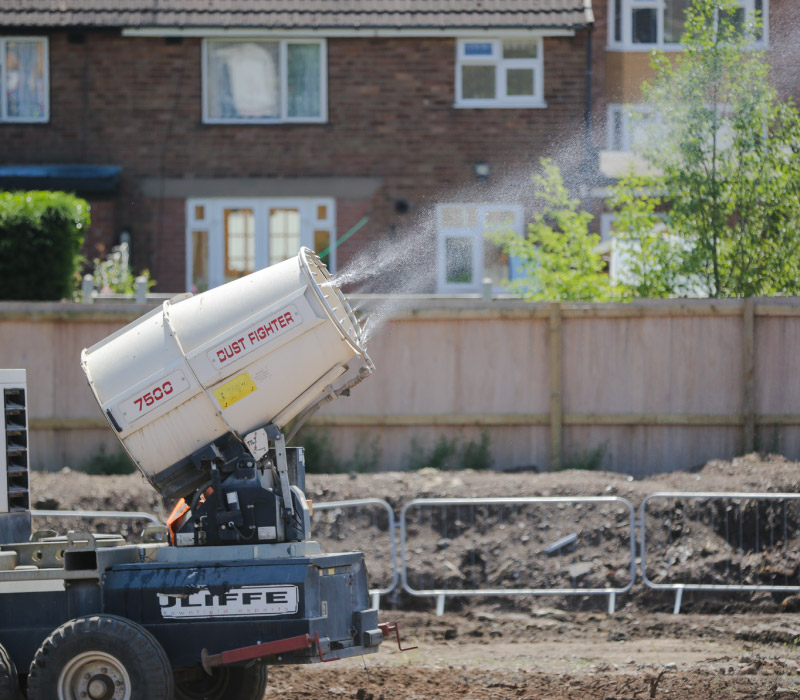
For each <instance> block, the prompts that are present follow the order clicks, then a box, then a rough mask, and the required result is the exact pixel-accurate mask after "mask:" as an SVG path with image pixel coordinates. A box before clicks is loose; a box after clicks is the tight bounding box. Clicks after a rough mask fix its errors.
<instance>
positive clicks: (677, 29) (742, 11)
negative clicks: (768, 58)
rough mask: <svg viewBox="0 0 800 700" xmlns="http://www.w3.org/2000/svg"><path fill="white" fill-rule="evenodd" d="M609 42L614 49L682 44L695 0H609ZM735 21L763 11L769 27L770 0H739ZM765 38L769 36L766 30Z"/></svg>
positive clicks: (740, 21)
mask: <svg viewBox="0 0 800 700" xmlns="http://www.w3.org/2000/svg"><path fill="white" fill-rule="evenodd" d="M609 5H610V13H611V17H610V21H609V34H610V36H609V42H610V44H611V46H612V47H614V48H623V49H637V48H643V49H644V48H647V49H651V48H653V47H654V46H656V47H665V46H674V47H676V48H677V47H679V46H680V40H681V36H682V35H683V32H684V28H685V26H686V11H687V10H688V9H689V8H690V7H691V5H692V0H609ZM736 5H737V6H738V8H737V10H736V16H735V18H734V21H736V22H737V23H738V24H740V25H741V26H742V27H744V23H745V22H746V21H748V20H751V19H753V18H754V16H755V13H759V14H760V16H761V19H762V23H763V25H764V27H766V26H767V14H766V11H767V0H737V2H736ZM759 39H760V40H761V41H763V40H764V39H765V36H764V33H763V30H762V36H760V37H759Z"/></svg>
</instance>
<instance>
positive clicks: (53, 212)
mask: <svg viewBox="0 0 800 700" xmlns="http://www.w3.org/2000/svg"><path fill="white" fill-rule="evenodd" d="M88 226H89V205H88V204H87V203H86V201H85V200H83V199H79V198H78V197H74V196H73V195H69V194H65V193H64V192H0V299H20V300H33V301H45V300H53V299H63V298H67V297H69V296H70V294H71V292H72V288H73V283H74V278H75V275H76V273H77V270H78V267H79V264H80V257H79V255H80V249H81V246H82V245H83V236H84V233H85V232H86V229H87V227H88Z"/></svg>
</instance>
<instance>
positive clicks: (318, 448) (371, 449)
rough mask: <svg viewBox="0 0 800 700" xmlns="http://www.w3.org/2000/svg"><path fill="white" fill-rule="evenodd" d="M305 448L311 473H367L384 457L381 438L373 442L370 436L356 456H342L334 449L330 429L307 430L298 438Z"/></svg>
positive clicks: (307, 469) (360, 445)
mask: <svg viewBox="0 0 800 700" xmlns="http://www.w3.org/2000/svg"><path fill="white" fill-rule="evenodd" d="M293 442H294V443H295V444H297V445H301V446H302V447H303V449H304V450H305V457H306V473H307V474H354V473H357V474H363V473H367V472H373V471H376V470H377V468H378V464H379V462H380V459H381V447H380V437H377V436H376V437H375V438H373V439H372V440H371V441H370V440H368V438H367V436H366V435H363V436H361V439H360V440H359V442H358V444H357V445H356V449H355V452H354V453H353V456H352V457H351V458H350V459H349V460H348V459H344V460H342V459H340V458H338V457H337V456H336V455H335V454H334V452H333V448H332V444H331V437H330V434H329V433H328V431H327V430H308V429H305V428H304V429H303V430H302V431H301V432H300V433H299V435H298V438H297V439H296V440H294V441H293Z"/></svg>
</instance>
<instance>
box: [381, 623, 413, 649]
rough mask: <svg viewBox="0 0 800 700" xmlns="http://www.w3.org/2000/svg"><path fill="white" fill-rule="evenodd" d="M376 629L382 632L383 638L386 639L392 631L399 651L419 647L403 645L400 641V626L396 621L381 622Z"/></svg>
mask: <svg viewBox="0 0 800 700" xmlns="http://www.w3.org/2000/svg"><path fill="white" fill-rule="evenodd" d="M378 629H379V630H380V631H381V632H382V633H383V638H384V639H386V637H388V636H389V635H390V634H391V633H392V632H394V634H395V637H396V639H397V648H398V649H399V650H400V651H411V650H412V649H419V647H404V646H403V644H402V642H401V641H400V626H399V625H398V624H397V623H396V622H381V623H380V624H379V625H378Z"/></svg>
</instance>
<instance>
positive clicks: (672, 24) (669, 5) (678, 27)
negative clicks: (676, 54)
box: [664, 0, 692, 44]
mask: <svg viewBox="0 0 800 700" xmlns="http://www.w3.org/2000/svg"><path fill="white" fill-rule="evenodd" d="M691 5H692V0H664V43H666V44H677V43H680V40H681V36H682V35H683V30H684V27H685V25H686V11H687V10H688V9H689V8H690V7H691Z"/></svg>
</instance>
